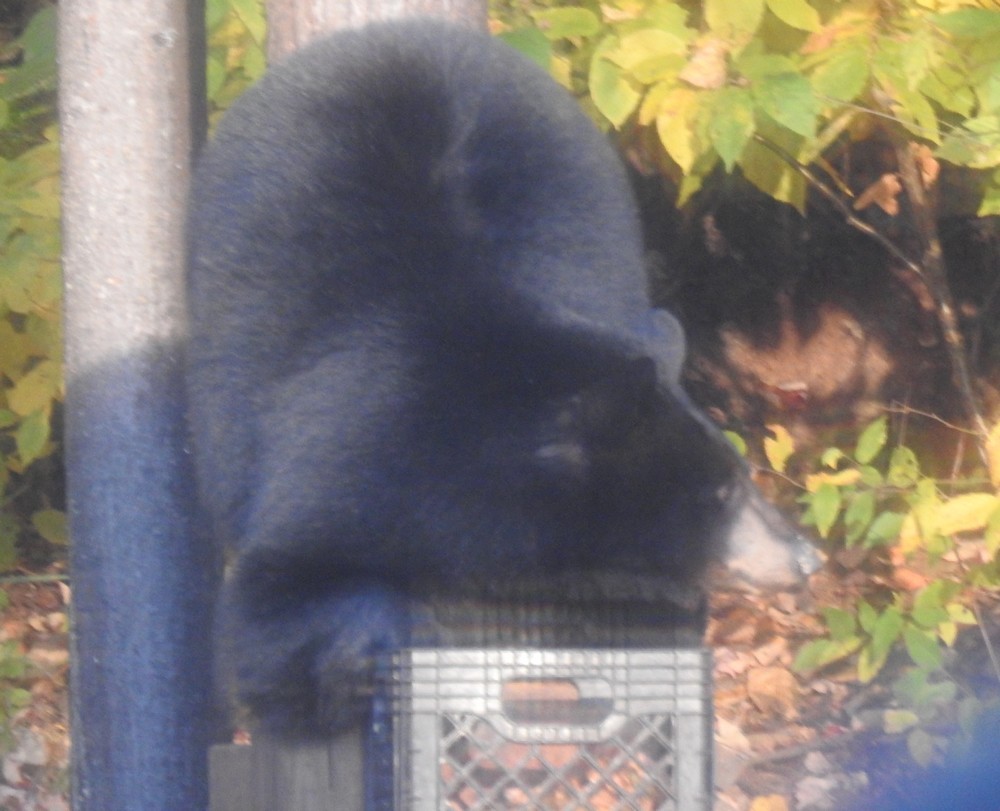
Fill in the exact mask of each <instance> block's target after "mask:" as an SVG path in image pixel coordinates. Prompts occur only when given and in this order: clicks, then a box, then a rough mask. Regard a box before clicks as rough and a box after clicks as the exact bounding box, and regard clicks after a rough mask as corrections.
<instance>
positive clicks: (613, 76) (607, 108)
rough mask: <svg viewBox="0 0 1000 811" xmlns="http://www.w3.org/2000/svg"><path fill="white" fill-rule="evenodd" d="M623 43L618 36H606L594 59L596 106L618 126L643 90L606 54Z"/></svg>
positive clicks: (592, 87)
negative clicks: (640, 90) (635, 85)
mask: <svg viewBox="0 0 1000 811" xmlns="http://www.w3.org/2000/svg"><path fill="white" fill-rule="evenodd" d="M618 47H619V43H618V38H617V37H614V36H609V37H607V38H605V39H604V40H603V41H602V42H601V44H600V45H598V46H597V48H596V49H595V51H594V56H593V58H592V59H591V61H590V82H589V84H590V95H591V98H592V99H593V100H594V106H596V107H597V109H598V110H599V111H600V112H601V114H602V115H603V116H604V117H605V118H607V119H608V121H610V122H611V123H612V124H613V125H614V126H615V127H620V126H621V125H622V124H624V123H625V121H626V120H627V119H628V117H629V116H630V115H632V112H633V111H634V110H635V108H636V107H637V106H638V104H639V100H640V99H641V98H642V94H641V93H640V92H639V91H638V90H637V89H636V88H635V87H634V86H633V85H632V83H631V82H630V81H629V79H628V78H627V77H626V75H625V72H624V71H623V70H622V69H621V68H620V67H618V65H616V64H615V63H614V62H612V61H611V60H610V59H607V58H606V56H607V54H609V53H610V52H611V51H613V50H616V49H617V48H618Z"/></svg>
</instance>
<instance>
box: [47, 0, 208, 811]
mask: <svg viewBox="0 0 1000 811" xmlns="http://www.w3.org/2000/svg"><path fill="white" fill-rule="evenodd" d="M202 19H203V12H202V9H201V8H200V4H199V3H196V2H185V0H129V1H128V2H124V3H123V2H121V0H62V2H60V4H59V54H60V125H61V133H62V144H63V219H64V268H65V274H66V371H67V420H66V464H67V471H68V479H69V501H70V504H69V511H70V529H71V534H72V538H73V548H72V558H71V563H72V575H73V587H74V596H73V614H74V616H73V622H74V632H73V638H72V645H73V673H72V694H73V706H72V724H73V769H74V783H73V789H72V793H73V808H74V809H75V811H138V809H142V811H180V810H181V809H184V811H198V810H199V809H203V808H205V807H206V805H207V780H206V758H205V749H206V746H207V743H208V738H209V734H210V729H211V717H212V712H211V703H212V701H211V685H210V673H211V668H210V657H209V655H208V632H209V630H210V625H211V608H210V606H211V585H212V579H213V577H214V569H215V566H214V560H213V556H212V553H211V551H210V550H211V545H210V544H207V543H204V542H203V541H202V540H201V539H200V538H199V537H198V533H197V526H196V520H195V518H194V515H195V512H194V509H193V506H192V505H193V498H192V489H191V487H190V486H189V485H190V481H191V476H190V471H189V465H188V459H187V455H186V453H185V448H184V443H185V432H184V427H183V397H182V392H183V386H182V380H181V344H182V340H183V336H184V315H183V313H184V300H183V266H184V249H183V237H182V232H183V218H184V208H185V205H184V202H185V197H186V190H187V182H188V173H189V165H190V157H191V153H192V150H193V146H194V144H195V143H196V141H197V138H196V137H195V136H193V133H194V132H198V131H200V128H201V121H202V120H203V117H204V116H203V112H202V111H201V108H200V105H193V104H192V103H191V99H192V97H193V96H192V92H193V91H194V93H195V94H200V93H201V87H202V83H201V81H200V80H199V79H198V78H197V77H198V75H199V71H198V70H195V69H192V65H193V64H195V65H197V66H198V67H199V68H200V66H201V65H203V48H199V46H200V45H201V44H202V43H203V32H202V27H203V26H202V23H201V20H202ZM192 53H193V54H194V55H195V59H194V61H193V62H192V59H191V54H192ZM192 77H195V78H192ZM201 95H203V94H201Z"/></svg>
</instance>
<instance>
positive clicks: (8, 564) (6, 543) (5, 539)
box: [0, 513, 21, 596]
mask: <svg viewBox="0 0 1000 811" xmlns="http://www.w3.org/2000/svg"><path fill="white" fill-rule="evenodd" d="M20 533H21V527H20V525H19V524H18V523H17V521H15V520H14V518H13V517H12V516H10V515H8V514H6V513H0V572H6V571H10V570H11V569H13V568H14V567H15V566H16V565H17V537H18V535H20ZM5 596H6V595H5Z"/></svg>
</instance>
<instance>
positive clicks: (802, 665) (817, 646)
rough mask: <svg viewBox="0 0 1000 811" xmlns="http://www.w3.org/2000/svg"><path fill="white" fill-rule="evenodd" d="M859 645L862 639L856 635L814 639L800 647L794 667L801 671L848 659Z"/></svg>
mask: <svg viewBox="0 0 1000 811" xmlns="http://www.w3.org/2000/svg"><path fill="white" fill-rule="evenodd" d="M859 647H861V640H860V639H859V638H858V637H856V636H852V637H848V638H845V639H839V640H830V639H814V640H812V641H811V642H807V643H806V644H805V645H803V646H802V647H801V648H799V652H798V653H797V654H796V656H795V662H794V663H793V665H792V667H793V668H794V669H795V670H797V671H799V672H808V671H810V670H816V669H817V668H821V667H826V665H829V664H831V663H833V662H839V661H840V660H842V659H846V658H847V657H848V656H851V655H852V654H853V653H855V651H857V649H858V648H859Z"/></svg>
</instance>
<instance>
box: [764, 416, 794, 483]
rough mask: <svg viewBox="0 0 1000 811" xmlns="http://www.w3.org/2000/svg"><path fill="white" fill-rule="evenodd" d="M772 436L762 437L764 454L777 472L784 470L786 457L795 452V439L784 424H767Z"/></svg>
mask: <svg viewBox="0 0 1000 811" xmlns="http://www.w3.org/2000/svg"><path fill="white" fill-rule="evenodd" d="M767 430H768V431H769V432H770V433H771V434H772V436H765V437H764V455H765V456H766V457H767V461H768V462H770V463H771V467H773V468H774V469H775V470H777V471H778V473H784V472H785V463H786V462H788V457H789V456H791V455H792V454H793V453H794V452H795V440H794V439H792V435H791V434H790V433H789V432H788V429H787V428H786V427H785V426H784V425H768V426H767Z"/></svg>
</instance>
